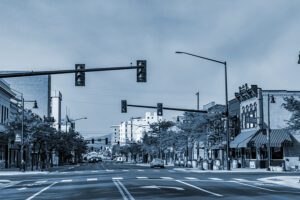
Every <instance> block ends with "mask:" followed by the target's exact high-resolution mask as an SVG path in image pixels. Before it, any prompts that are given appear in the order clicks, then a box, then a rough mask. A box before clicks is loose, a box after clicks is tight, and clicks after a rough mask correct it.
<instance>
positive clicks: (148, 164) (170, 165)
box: [136, 163, 174, 167]
mask: <svg viewBox="0 0 300 200" xmlns="http://www.w3.org/2000/svg"><path fill="white" fill-rule="evenodd" d="M136 165H137V166H141V167H150V163H137V164H136ZM165 167H174V164H173V163H171V164H167V165H165Z"/></svg>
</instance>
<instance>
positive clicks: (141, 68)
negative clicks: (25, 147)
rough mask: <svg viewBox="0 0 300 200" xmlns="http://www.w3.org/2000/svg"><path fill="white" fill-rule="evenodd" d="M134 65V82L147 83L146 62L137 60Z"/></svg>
mask: <svg viewBox="0 0 300 200" xmlns="http://www.w3.org/2000/svg"><path fill="white" fill-rule="evenodd" d="M136 65H137V67H138V68H137V70H136V82H147V61H146V60H137V61H136Z"/></svg>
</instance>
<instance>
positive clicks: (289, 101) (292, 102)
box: [282, 96, 300, 131]
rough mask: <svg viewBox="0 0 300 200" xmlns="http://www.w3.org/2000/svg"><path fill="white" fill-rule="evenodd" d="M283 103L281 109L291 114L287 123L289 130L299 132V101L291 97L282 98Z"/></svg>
mask: <svg viewBox="0 0 300 200" xmlns="http://www.w3.org/2000/svg"><path fill="white" fill-rule="evenodd" d="M284 100H285V103H283V104H282V105H283V107H284V108H285V109H286V110H288V111H290V112H292V116H291V118H290V119H289V120H287V123H288V125H289V128H290V129H291V130H295V131H296V130H299V129H300V101H299V100H297V99H295V98H294V97H293V96H292V97H286V98H284Z"/></svg>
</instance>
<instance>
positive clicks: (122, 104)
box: [121, 100, 127, 113]
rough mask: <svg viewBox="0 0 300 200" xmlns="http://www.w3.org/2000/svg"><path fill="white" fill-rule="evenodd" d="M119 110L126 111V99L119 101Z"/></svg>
mask: <svg viewBox="0 0 300 200" xmlns="http://www.w3.org/2000/svg"><path fill="white" fill-rule="evenodd" d="M121 112H122V113H127V101H126V100H122V101H121Z"/></svg>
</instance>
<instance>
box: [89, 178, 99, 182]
mask: <svg viewBox="0 0 300 200" xmlns="http://www.w3.org/2000/svg"><path fill="white" fill-rule="evenodd" d="M97 180H98V178H87V179H86V181H97Z"/></svg>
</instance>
